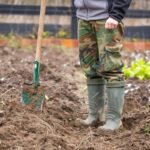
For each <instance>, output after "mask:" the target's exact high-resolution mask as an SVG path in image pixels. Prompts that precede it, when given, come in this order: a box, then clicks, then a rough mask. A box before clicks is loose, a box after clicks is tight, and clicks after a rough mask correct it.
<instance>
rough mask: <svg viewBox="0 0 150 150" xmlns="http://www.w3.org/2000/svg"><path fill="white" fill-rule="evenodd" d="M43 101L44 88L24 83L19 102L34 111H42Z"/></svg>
mask: <svg viewBox="0 0 150 150" xmlns="http://www.w3.org/2000/svg"><path fill="white" fill-rule="evenodd" d="M44 100H45V86H41V85H39V86H36V87H35V84H27V83H25V84H24V86H23V91H22V98H21V102H22V104H23V105H24V106H26V105H28V106H29V107H31V108H34V109H42V107H43V102H44Z"/></svg>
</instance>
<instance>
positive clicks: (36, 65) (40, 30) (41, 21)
mask: <svg viewBox="0 0 150 150" xmlns="http://www.w3.org/2000/svg"><path fill="white" fill-rule="evenodd" d="M45 12H46V0H41V7H40V18H39V28H38V38H37V47H36V57H35V62H34V84H35V87H37V86H38V85H39V67H40V61H41V46H42V34H43V30H44V18H45Z"/></svg>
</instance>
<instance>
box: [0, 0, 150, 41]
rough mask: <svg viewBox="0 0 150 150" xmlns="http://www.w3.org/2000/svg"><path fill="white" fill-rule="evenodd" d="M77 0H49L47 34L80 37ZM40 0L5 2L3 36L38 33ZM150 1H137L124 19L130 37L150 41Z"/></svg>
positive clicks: (0, 19) (1, 5) (0, 23)
mask: <svg viewBox="0 0 150 150" xmlns="http://www.w3.org/2000/svg"><path fill="white" fill-rule="evenodd" d="M73 1H74V0H47V11H46V19H45V31H49V32H52V33H53V34H55V33H56V32H58V31H60V30H65V31H66V32H68V34H70V36H71V37H72V38H76V29H77V18H76V16H75V8H74V7H73ZM39 5H40V0H1V1H0V33H9V32H14V33H19V34H23V35H25V34H29V33H31V32H36V31H37V24H38V17H39ZM149 8H150V0H133V2H132V5H131V7H130V9H129V11H128V12H127V18H126V19H124V23H125V25H126V30H125V36H126V37H127V38H141V39H150V34H149V32H150V10H149Z"/></svg>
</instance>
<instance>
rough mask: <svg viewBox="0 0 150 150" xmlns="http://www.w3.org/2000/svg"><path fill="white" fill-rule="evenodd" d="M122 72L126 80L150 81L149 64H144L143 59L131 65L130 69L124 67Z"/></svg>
mask: <svg viewBox="0 0 150 150" xmlns="http://www.w3.org/2000/svg"><path fill="white" fill-rule="evenodd" d="M123 72H124V74H125V77H126V78H134V77H135V78H139V79H140V80H146V79H150V62H145V60H144V59H138V60H136V61H134V62H132V63H131V67H130V68H128V67H127V66H125V67H124V68H123Z"/></svg>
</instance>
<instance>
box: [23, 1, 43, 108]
mask: <svg viewBox="0 0 150 150" xmlns="http://www.w3.org/2000/svg"><path fill="white" fill-rule="evenodd" d="M45 11H46V0H41V8H40V18H39V28H38V38H37V47H36V57H35V61H34V75H33V78H34V81H33V83H31V84H28V83H24V85H23V91H22V97H21V102H22V104H23V105H24V106H29V107H31V108H35V109H42V106H43V102H44V100H45V90H44V89H45V86H42V85H40V83H39V70H40V60H41V45H42V34H43V30H44V18H45Z"/></svg>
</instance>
